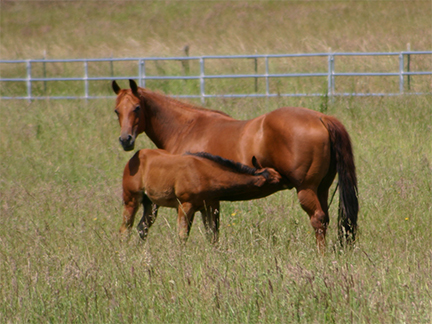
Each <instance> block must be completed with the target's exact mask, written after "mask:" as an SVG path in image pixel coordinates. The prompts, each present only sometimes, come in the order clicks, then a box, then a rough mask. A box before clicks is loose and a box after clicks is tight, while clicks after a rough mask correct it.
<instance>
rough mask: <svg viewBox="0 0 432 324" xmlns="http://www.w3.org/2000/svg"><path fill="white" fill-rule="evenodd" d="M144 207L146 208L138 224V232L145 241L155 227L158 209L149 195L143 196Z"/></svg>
mask: <svg viewBox="0 0 432 324" xmlns="http://www.w3.org/2000/svg"><path fill="white" fill-rule="evenodd" d="M142 205H143V207H144V212H143V217H142V218H141V220H140V221H139V223H138V226H137V230H138V234H139V236H140V237H141V238H142V239H143V240H144V241H145V240H146V238H147V235H148V231H149V229H150V227H151V226H152V225H153V223H154V222H155V220H156V218H157V213H158V208H159V206H157V205H156V204H153V203H152V202H151V200H150V199H149V198H148V197H147V195H144V196H143V199H142Z"/></svg>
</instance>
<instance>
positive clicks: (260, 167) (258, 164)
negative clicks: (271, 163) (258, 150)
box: [252, 155, 263, 169]
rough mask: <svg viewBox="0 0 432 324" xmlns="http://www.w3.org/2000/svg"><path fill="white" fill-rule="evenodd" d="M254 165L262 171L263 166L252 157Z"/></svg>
mask: <svg viewBox="0 0 432 324" xmlns="http://www.w3.org/2000/svg"><path fill="white" fill-rule="evenodd" d="M252 165H253V166H254V167H255V168H256V169H262V168H263V167H262V165H261V164H260V163H259V162H258V160H257V158H256V157H255V155H254V156H252Z"/></svg>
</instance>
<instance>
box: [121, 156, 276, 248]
mask: <svg viewBox="0 0 432 324" xmlns="http://www.w3.org/2000/svg"><path fill="white" fill-rule="evenodd" d="M253 165H254V166H255V168H251V167H248V166H246V165H243V164H241V163H237V162H233V161H231V160H227V159H224V158H222V157H219V156H215V155H211V154H209V153H203V152H201V153H186V154H185V155H172V154H170V153H168V152H167V151H164V150H160V149H154V150H151V149H143V150H140V151H138V152H137V153H136V154H135V155H134V156H133V157H132V158H131V159H130V160H129V162H128V163H127V164H126V167H125V169H124V174H123V203H124V209H123V223H122V225H121V227H120V233H124V232H125V231H128V230H129V229H130V228H131V227H132V226H133V223H134V218H135V214H136V212H137V211H138V208H139V205H140V204H142V205H143V207H144V213H143V217H142V219H141V221H140V222H139V224H138V232H139V234H140V236H141V238H142V239H145V238H146V237H147V233H148V230H149V228H150V226H151V225H152V224H153V223H154V221H155V220H156V216H157V210H158V207H159V206H164V207H172V208H176V209H177V211H178V218H177V226H178V233H179V236H180V239H181V240H182V241H186V240H187V238H188V235H189V232H190V229H191V226H192V222H193V219H194V214H195V212H197V211H200V212H201V214H202V219H203V222H204V227H205V229H206V232H207V235H208V238H209V240H210V241H211V242H216V241H217V240H218V228H219V201H221V200H226V201H237V200H245V199H253V198H256V197H258V196H261V197H264V196H266V195H269V194H271V193H273V192H275V191H277V190H282V189H283V188H282V186H281V184H280V183H281V175H280V174H279V173H278V172H277V171H276V170H274V169H272V168H262V167H261V166H260V164H259V163H258V162H257V161H256V159H255V157H253ZM152 206H153V207H152Z"/></svg>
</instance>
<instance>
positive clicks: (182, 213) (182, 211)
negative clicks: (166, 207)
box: [177, 202, 195, 243]
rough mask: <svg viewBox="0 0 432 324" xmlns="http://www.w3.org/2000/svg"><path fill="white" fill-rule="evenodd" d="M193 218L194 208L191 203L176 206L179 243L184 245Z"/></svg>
mask: <svg viewBox="0 0 432 324" xmlns="http://www.w3.org/2000/svg"><path fill="white" fill-rule="evenodd" d="M194 216H195V208H194V207H193V205H192V204H191V203H188V202H186V203H183V204H181V205H179V206H178V217H177V228H178V234H179V238H180V241H181V242H182V243H186V241H187V239H188V237H189V233H190V230H191V227H192V223H193V219H194Z"/></svg>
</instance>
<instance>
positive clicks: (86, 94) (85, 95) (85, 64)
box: [84, 61, 89, 100]
mask: <svg viewBox="0 0 432 324" xmlns="http://www.w3.org/2000/svg"><path fill="white" fill-rule="evenodd" d="M88 96H89V90H88V62H87V61H84V97H85V98H86V100H87V99H88Z"/></svg>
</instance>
